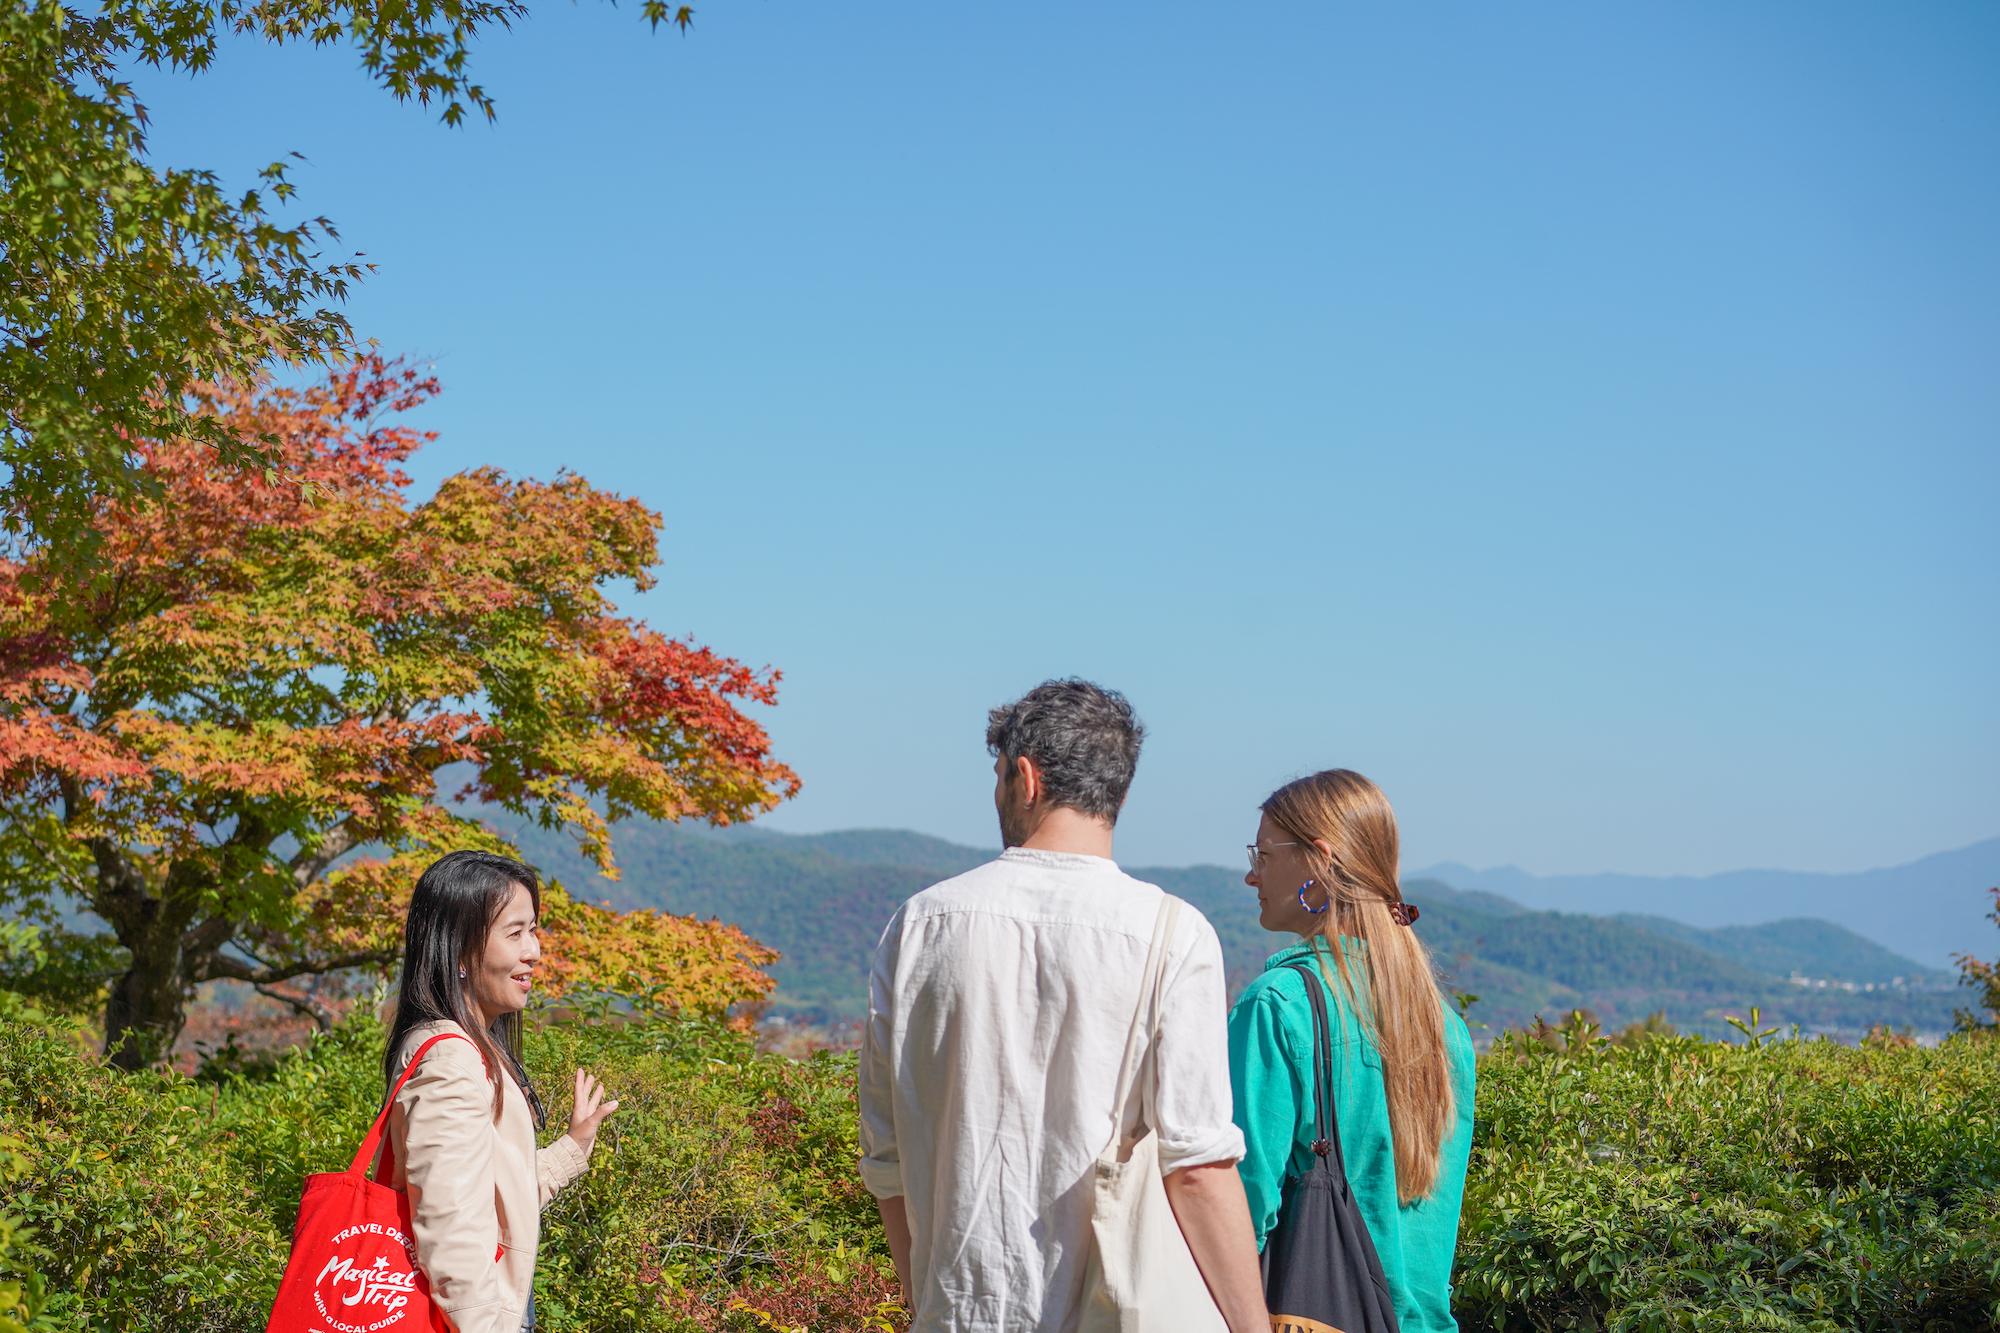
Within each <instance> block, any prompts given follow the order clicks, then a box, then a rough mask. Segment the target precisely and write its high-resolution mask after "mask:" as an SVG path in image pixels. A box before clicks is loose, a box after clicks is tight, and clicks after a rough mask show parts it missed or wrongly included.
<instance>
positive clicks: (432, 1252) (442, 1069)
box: [387, 1022, 590, 1333]
mask: <svg viewBox="0 0 2000 1333" xmlns="http://www.w3.org/2000/svg"><path fill="white" fill-rule="evenodd" d="M464 1031H465V1029H463V1028H461V1027H460V1026H459V1025H458V1024H456V1023H449V1022H438V1023H425V1024H423V1025H422V1026H420V1027H416V1028H412V1029H411V1030H410V1033H409V1035H408V1036H407V1037H405V1038H404V1039H403V1044H402V1047H401V1049H399V1050H398V1051H397V1052H396V1068H395V1074H394V1076H392V1077H391V1079H390V1082H391V1084H392V1085H393V1084H394V1082H395V1078H396V1077H400V1076H401V1075H402V1072H403V1068H404V1066H406V1065H407V1064H408V1063H409V1061H410V1057H411V1056H412V1055H414V1054H416V1051H417V1048H418V1047H419V1046H422V1045H423V1044H424V1043H425V1042H426V1041H428V1040H429V1039H430V1038H432V1037H434V1036H436V1035H437V1034H439V1033H440V1032H460V1033H462V1032H464ZM500 1082H501V1089H502V1095H503V1101H502V1104H501V1110H500V1119H499V1121H498V1123H495V1121H494V1119H493V1085H492V1084H491V1083H489V1082H487V1081H486V1066H485V1064H484V1062H483V1061H482V1060H481V1059H480V1055H479V1048H478V1047H477V1046H474V1045H473V1044H472V1042H471V1041H469V1040H468V1041H458V1040H452V1041H441V1042H439V1043H438V1044H437V1045H435V1046H433V1047H431V1049H430V1051H429V1053H428V1054H426V1055H425V1056H424V1058H423V1062H422V1063H421V1064H419V1065H418V1066H417V1072H416V1073H414V1074H412V1075H410V1081H409V1082H407V1083H405V1084H404V1085H403V1090H402V1091H401V1092H399V1093H397V1094H396V1104H395V1106H394V1107H393V1108H391V1110H390V1112H389V1130H388V1136H387V1137H388V1144H389V1146H390V1148H391V1149H392V1150H393V1151H394V1152H395V1154H396V1166H395V1171H394V1172H393V1173H392V1174H391V1175H390V1177H389V1179H388V1182H387V1183H388V1184H390V1185H393V1186H395V1187H396V1188H397V1189H400V1190H407V1191H409V1195H410V1221H411V1230H412V1231H414V1232H415V1233H416V1238H417V1265H418V1267H420V1268H421V1269H423V1271H424V1275H425V1276H426V1277H428V1278H429V1279H430V1284H431V1298H432V1299H433V1300H435V1301H436V1302H437V1303H438V1305H439V1307H440V1308H442V1309H443V1310H444V1312H445V1313H446V1314H447V1315H449V1316H451V1320H452V1322H453V1324H455V1325H456V1326H457V1328H458V1333H519V1330H520V1327H521V1318H522V1315H523V1313H524V1312H525V1311H526V1310H527V1307H528V1295H529V1293H530V1292H532V1291H533V1290H534V1285H535V1247H536V1245H537V1243H538V1242H539V1241H540V1239H541V1229H542V1216H541V1215H542V1207H543V1205H544V1204H546V1203H548V1201H549V1200H550V1199H551V1198H552V1197H554V1195H555V1193H556V1191H557V1190H560V1189H561V1188H562V1187H563V1186H565V1185H567V1184H569V1183H570V1182H571V1181H572V1180H575V1179H576V1178H577V1177H578V1176H580V1175H582V1174H583V1173H584V1172H585V1171H587V1170H589V1169H590V1154H589V1153H588V1152H587V1151H586V1150H585V1149H583V1148H581V1147H579V1146H578V1145H577V1142H576V1140H575V1139H572V1138H570V1137H569V1136H568V1135H567V1134H565V1135H563V1136H562V1137H561V1138H559V1139H557V1140H556V1141H555V1142H554V1143H553V1144H551V1145H549V1146H548V1147H546V1148H543V1149H542V1150H541V1151H540V1152H537V1151H536V1150H535V1118H534V1113H533V1112H532V1111H530V1110H529V1109H528V1099H527V1098H526V1097H525V1096H524V1095H522V1092H521V1089H520V1086H519V1085H518V1084H516V1083H515V1082H514V1079H513V1077H512V1076H511V1075H510V1074H508V1073H506V1072H505V1071H503V1072H502V1075H501V1080H500ZM496 1255H497V1256H498V1257H497V1259H496Z"/></svg>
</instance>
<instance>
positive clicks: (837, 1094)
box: [0, 1004, 2000, 1333]
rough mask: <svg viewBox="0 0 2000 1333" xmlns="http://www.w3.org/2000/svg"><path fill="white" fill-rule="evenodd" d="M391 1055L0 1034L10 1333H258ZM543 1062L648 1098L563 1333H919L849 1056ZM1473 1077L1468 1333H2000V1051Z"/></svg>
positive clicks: (531, 1048)
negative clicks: (309, 1203)
mask: <svg viewBox="0 0 2000 1333" xmlns="http://www.w3.org/2000/svg"><path fill="white" fill-rule="evenodd" d="M381 1039H382V1038H381V1033H380V1030H379V1028H378V1027H377V1026H376V1025H375V1024H373V1023H370V1022H368V1021H366V1020H365V1019H356V1020H351V1021H348V1022H345V1023H343V1024H341V1025H340V1026H338V1027H336V1028H335V1029H334V1030H333V1031H332V1032H331V1033H329V1034H327V1035H325V1036H322V1037H320V1038H319V1039H318V1040H317V1041H315V1042H314V1043H313V1044H312V1045H311V1046H310V1047H308V1048H306V1049H304V1050H301V1051H299V1052H297V1053H295V1054H293V1055H291V1056H289V1057H287V1058H285V1059H284V1060H282V1061H281V1062H280V1063H279V1064H278V1066H277V1068H276V1070H275V1071H274V1072H273V1073H271V1074H270V1075H269V1077H267V1078H264V1079H262V1080H261V1081H256V1080H251V1079H248V1078H245V1077H242V1076H240V1075H224V1076H222V1077H221V1078H220V1079H219V1081H217V1080H210V1081H197V1080H193V1079H187V1078H181V1077H178V1076H174V1075H169V1074H162V1073H154V1072H145V1073H140V1074H137V1075H131V1074H119V1073H116V1072H115V1071H112V1070H109V1069H106V1068H105V1067H104V1066H103V1065H102V1064H101V1063H100V1062H99V1061H98V1060H97V1059H95V1058H94V1057H91V1056H88V1055H86V1054H84V1053H82V1052H81V1051H80V1050H79V1047H78V1045H77V1043H76V1041H75V1040H74V1038H72V1037H70V1036H68V1035H66V1034H65V1033H63V1032H61V1031H60V1030H52V1029H50V1028H49V1027H47V1026H44V1025H36V1024H30V1023H25V1022H21V1021H18V1020H11V1019H6V1018H0V1148H4V1151H0V1167H4V1168H5V1169H6V1170H7V1171H9V1172H11V1173H12V1174H13V1177H14V1178H13V1179H12V1180H11V1181H10V1182H8V1183H7V1184H5V1185H4V1189H5V1190H6V1191H7V1192H8V1197H7V1198H5V1199H4V1200H0V1215H4V1220H0V1328H6V1327H7V1324H6V1322H5V1321H7V1320H9V1319H13V1320H14V1322H16V1323H27V1326H28V1327H30V1328H33V1329H36V1330H37V1333H41V1331H42V1330H54V1329H63V1330H69V1329H91V1330H106V1331H107V1333H108V1330H112V1329H118V1330H132V1331H133V1333H155V1331H158V1333H166V1331H167V1330H173V1331H174V1333H183V1331H187V1330H199V1331H201V1333H210V1331H213V1333H225V1331H227V1333H238V1331H239V1330H240V1331H241V1333H260V1331H261V1330H262V1329H263V1326H264V1318H265V1314H266V1311H267V1310H268V1309H269V1304H270V1300H271V1298H272V1295H273V1293H274V1291H275V1287H276V1282H277V1279H278V1275H279V1273H280V1271H281V1270H282V1268H283V1265H284V1257H285V1247H286V1238H287V1236H288V1234H289V1230H290V1226H291V1221H292V1217H293V1215H294V1212H295V1210H296V1208H297V1205H298V1199H299V1192H300V1189H301V1187H302V1185H303V1182H304V1178H305V1176H306V1175H307V1174H308V1173H309V1172H313V1171H324V1170H333V1169H339V1168H340V1167H342V1166H344V1165H345V1164H346V1162H347V1160H348V1157H349V1155H350V1154H351V1153H352V1152H353V1149H354V1145H355V1143H356V1142H357V1141H358V1139H359V1137H360V1135H361V1133H362V1132H363V1130H364V1128H365V1127H366V1125H367V1123H368V1121H369V1119H370V1117H371V1116H372V1115H373V1114H374V1112H375V1110H376V1108H377V1106H378V1105H379V1100H380V1096H381V1085H380V1077H381V1075H380V1064H379V1059H380V1054H381V1045H380V1043H381ZM1551 1046H1553V1047H1554V1048H1555V1049H1550V1048H1551ZM528 1054H529V1064H530V1068H531V1069H533V1070H534V1071H535V1073H536V1075H537V1077H538V1079H539V1080H540V1081H541V1083H542V1084H543V1086H544V1087H545V1088H547V1089H549V1090H550V1091H551V1092H553V1091H555V1090H557V1089H559V1088H562V1087H564V1086H565V1085H566V1083H567V1077H566V1075H567V1073H568V1071H569V1069H570V1068H572V1067H574V1066H575V1065H578V1064H582V1065H584V1066H586V1067H588V1068H590V1069H592V1070H594V1071H596V1072H598V1073H599V1074H600V1075H601V1076H602V1077H604V1078H605V1080H606V1081H607V1083H608V1084H609V1086H610V1087H611V1088H612V1089H613V1090H614V1091H615V1092H616V1093H617V1094H618V1095H619V1096H620V1097H621V1099H623V1101H624V1109H622V1110H621V1111H620V1112H619V1114H618V1115H616V1116H614V1117H612V1119H611V1120H609V1121H607V1122H606V1125H605V1128H604V1131H603V1134H602V1136H601V1138H600V1140H599V1143H598V1148H597V1155H596V1159H595V1162H594V1169H593V1170H592V1171H591V1172H590V1173H589V1174H588V1175H586V1176H585V1177H584V1178H583V1179H582V1180H581V1181H579V1182H578V1183H577V1184H576V1185H574V1186H572V1187H571V1188H570V1189H569V1190H567V1191H565V1192H564V1193H563V1194H562V1195H560V1196H558V1198H557V1200H556V1201H555V1202H554V1203H553V1204H551V1206H550V1208H549V1210H548V1212H547V1213H546V1214H545V1215H544V1232H543V1235H544V1243H543V1251H542V1260H541V1268H540V1274H539V1278H538V1285H537V1305H538V1311H539V1314H540V1316H541V1320H542V1323H543V1326H544V1327H546V1328H547V1329H549V1330H551V1333H656V1331H657V1333H694V1331H695V1330H702V1331H704V1333H750V1331H751V1330H759V1329H783V1330H788V1331H795V1330H806V1331H807V1333H833V1331H834V1330H842V1331H843V1333H844V1331H846V1330H855V1329H865V1328H875V1329H887V1330H893V1329H894V1328H896V1327H898V1326H900V1322H901V1315H900V1311H898V1310H897V1309H896V1308H895V1307H894V1306H893V1305H892V1304H891V1302H892V1300H893V1299H894V1296H895V1280H894V1276H893V1271H892V1269H891V1268H890V1265H889V1262H888V1256H887V1254H886V1253H885V1251H884V1249H883V1245H882V1240H881V1231H880V1227H879V1225H878V1224H877V1222H876V1219H875V1210H874V1207H873V1203H872V1201H871V1200H870V1199H869V1197H868V1196H867V1194H866V1192H865V1191H864V1190H863V1189H862V1188H861V1185H860V1182H859V1181H858V1179H857V1178H856V1176H855V1173H854V1166H853V1163H854V1159H855V1156H856V1151H857V1149H856V1141H855V1114H854V1110H855V1108H854V1071H853V1062H852V1057H850V1056H844V1055H835V1054H825V1053H822V1054H820V1055H816V1056H814V1057H813V1058H811V1059H809V1060H805V1061H793V1060H787V1059H783V1058H781V1057H777V1056H770V1055H758V1054H756V1053H755V1052H754V1050H753V1048H752V1046H751V1044H750V1043H749V1041H748V1039H747V1038H746V1037H745V1036H743V1035H742V1034H741V1033H739V1032H736V1031H734V1030H732V1029H731V1028H729V1027H728V1026H727V1025H726V1024H725V1023H723V1022H720V1021H718V1020H715V1019H712V1018H702V1017H691V1016H688V1015H687V1013H686V1012H685V1011H682V1012H680V1013H674V1012H670V1011H668V1010H665V1009H655V1010H650V1011H648V1010H644V1009H642V1010H641V1011H640V1012H639V1013H637V1014H636V1015H634V1014H629V1013H628V1014H624V1015H622V1016H621V1014H620V1013H619V1012H618V1011H617V1010H616V1009H614V1007H613V1006H610V1005H608V1004H605V1005H595V1006H593V1005H588V1004H586V1005H584V1006H583V1007H582V1010H581V1012H577V1013H575V1014H574V1015H573V1016H572V1017H570V1018H567V1019H565V1021H562V1022H559V1023H558V1022H544V1023H543V1024H542V1025H540V1026H539V1027H538V1028H536V1029H535V1030H534V1031H533V1032H532V1033H531V1035H530V1039H529V1043H528ZM1480 1074H1481V1086H1480V1094H1479V1102H1478V1108H1477V1115H1478V1129H1477V1133H1476V1144H1475V1149H1474V1156H1473V1164H1472V1174H1471V1179H1470V1180H1469V1182H1468V1187H1467V1193H1466V1213H1465V1218H1464V1224H1463V1227H1462V1230H1461V1236H1460V1245H1459V1260H1458V1266H1457V1268H1458V1271H1457V1301H1456V1303H1457V1310H1458V1314H1459V1318H1460V1320H1461V1321H1462V1323H1463V1324H1464V1325H1465V1326H1466V1327H1467V1328H1477V1329H1514V1330H1527V1329H1537V1330H1555V1329H1592V1328H1595V1329H1631V1330H1640V1329H1646V1330H1652V1329H1708V1328H1715V1329H1720V1328H1729V1329H1739V1328H1769V1329H1812V1330H1822V1329H1824V1330H1831V1329H1868V1328H1873V1329H1883V1330H1890V1329H1896V1330H1901V1329H1913V1330H1914V1329H1923V1330H1957V1329H1966V1330H1970V1329H1990V1328H1993V1327H1995V1320H1996V1317H2000V1040H1994V1039H1992V1038H1988V1037H1981V1036H1977V1035H1973V1036H1965V1037H1959V1038H1955V1039H1954V1040H1953V1041H1951V1042H1950V1043H1948V1044H1947V1045H1946V1046H1944V1047H1943V1048H1941V1049H1932V1050H1926V1049H1921V1048H1916V1047H1908V1046H1899V1045H1893V1044H1888V1043H1884V1044H1882V1045H1880V1046H1876V1047H1869V1048H1863V1049H1850V1048H1844V1047H1839V1046H1835V1045H1832V1044H1830V1043H1822V1042H1810V1043H1793V1042H1783V1043H1772V1042H1770V1041H1768V1040H1764V1039H1754V1040H1752V1041H1747V1042H1744V1043H1739V1044H1736V1045H1729V1044H1723V1043H1715V1042H1708V1041H1704V1040H1701V1039H1699V1038H1692V1037H1673V1036H1667V1037H1658V1038H1653V1039H1639V1040H1635V1041H1634V1042H1633V1044H1631V1045H1628V1046H1612V1045H1610V1044H1609V1043H1605V1042H1604V1041H1602V1039H1601V1038H1598V1037H1596V1036H1595V1034H1594V1033H1592V1032H1590V1031H1589V1030H1588V1029H1587V1028H1585V1027H1583V1026H1581V1025H1577V1026H1574V1027H1572V1028H1571V1029H1570V1030H1569V1031H1568V1032H1567V1033H1566V1034H1564V1039H1562V1040H1557V1041H1554V1042H1546V1043H1545V1042H1531V1041H1527V1040H1517V1039H1513V1038H1508V1039H1504V1040H1502V1041H1501V1042H1500V1043H1498V1044H1497V1046H1496V1049H1495V1051H1494V1052H1493V1053H1492V1054H1491V1055H1489V1056H1487V1057H1485V1059H1484V1060H1483V1062H1482V1065H1481V1071H1480ZM550 1101H551V1103H552V1105H551V1106H550V1119H551V1126H550V1132H551V1133H554V1132H555V1131H556V1129H557V1127H559V1126H560V1125H561V1124H562V1123H563V1122H564V1121H565V1119H566V1111H567V1107H566V1106H565V1105H563V1104H561V1103H560V1101H559V1099H557V1098H554V1097H552V1098H550ZM15 1284H18V1285H15ZM14 1293H18V1297H16V1296H15V1295H14ZM30 1296H32V1298H33V1299H32V1301H30V1300H28V1299H25V1298H27V1297H30ZM10 1299H13V1300H14V1301H15V1303H14V1305H13V1306H12V1307H11V1308H10V1307H9V1305H8V1301H9V1300H10ZM37 1309H39V1313H38V1314H37V1313H34V1311H35V1310H37ZM22 1316H26V1318H23V1317H22ZM28 1320H32V1321H33V1322H32V1323H29V1322H28Z"/></svg>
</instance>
